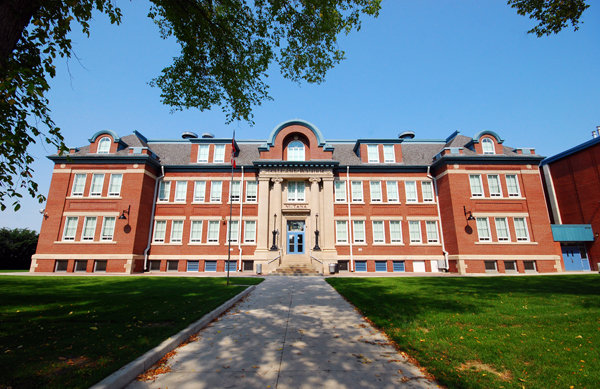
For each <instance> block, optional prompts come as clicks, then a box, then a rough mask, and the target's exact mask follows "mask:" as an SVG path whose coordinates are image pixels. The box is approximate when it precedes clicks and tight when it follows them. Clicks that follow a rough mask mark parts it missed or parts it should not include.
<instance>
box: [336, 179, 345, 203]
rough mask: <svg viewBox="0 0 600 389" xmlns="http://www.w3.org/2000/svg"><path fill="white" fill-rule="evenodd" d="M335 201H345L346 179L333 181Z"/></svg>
mask: <svg viewBox="0 0 600 389" xmlns="http://www.w3.org/2000/svg"><path fill="white" fill-rule="evenodd" d="M334 185H335V201H336V202H343V201H346V181H335V183H334Z"/></svg>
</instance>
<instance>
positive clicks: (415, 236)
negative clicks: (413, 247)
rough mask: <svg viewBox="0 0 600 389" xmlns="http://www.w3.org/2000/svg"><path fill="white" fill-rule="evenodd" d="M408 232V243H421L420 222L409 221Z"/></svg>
mask: <svg viewBox="0 0 600 389" xmlns="http://www.w3.org/2000/svg"><path fill="white" fill-rule="evenodd" d="M408 232H409V234H410V243H421V222H420V221H413V220H411V221H409V222H408Z"/></svg>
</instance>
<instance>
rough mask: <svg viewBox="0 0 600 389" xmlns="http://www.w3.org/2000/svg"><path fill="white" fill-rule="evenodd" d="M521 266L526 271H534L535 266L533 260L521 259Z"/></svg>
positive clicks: (535, 269)
mask: <svg viewBox="0 0 600 389" xmlns="http://www.w3.org/2000/svg"><path fill="white" fill-rule="evenodd" d="M523 267H524V268H525V271H526V272H536V271H537V268H536V266H535V261H523Z"/></svg>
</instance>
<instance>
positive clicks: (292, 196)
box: [287, 181, 306, 203]
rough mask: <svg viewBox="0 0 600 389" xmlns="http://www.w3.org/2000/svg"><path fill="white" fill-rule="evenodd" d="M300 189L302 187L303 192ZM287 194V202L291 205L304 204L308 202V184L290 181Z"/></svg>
mask: <svg viewBox="0 0 600 389" xmlns="http://www.w3.org/2000/svg"><path fill="white" fill-rule="evenodd" d="M300 184H301V185H300ZM300 187H302V191H300V190H299V189H300ZM287 192H288V193H287V201H288V202H290V203H303V202H305V201H306V200H305V199H306V184H305V183H304V181H288V183H287Z"/></svg>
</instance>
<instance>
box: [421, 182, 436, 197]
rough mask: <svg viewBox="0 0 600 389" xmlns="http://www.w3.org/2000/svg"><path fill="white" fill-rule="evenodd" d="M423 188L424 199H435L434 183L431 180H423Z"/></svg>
mask: <svg viewBox="0 0 600 389" xmlns="http://www.w3.org/2000/svg"><path fill="white" fill-rule="evenodd" d="M421 190H422V191H423V201H433V185H431V182H429V181H421Z"/></svg>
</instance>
